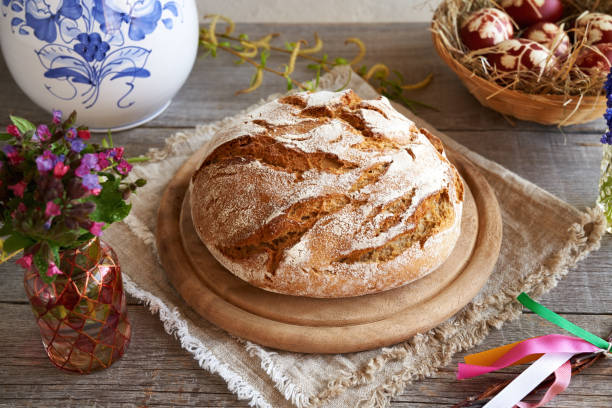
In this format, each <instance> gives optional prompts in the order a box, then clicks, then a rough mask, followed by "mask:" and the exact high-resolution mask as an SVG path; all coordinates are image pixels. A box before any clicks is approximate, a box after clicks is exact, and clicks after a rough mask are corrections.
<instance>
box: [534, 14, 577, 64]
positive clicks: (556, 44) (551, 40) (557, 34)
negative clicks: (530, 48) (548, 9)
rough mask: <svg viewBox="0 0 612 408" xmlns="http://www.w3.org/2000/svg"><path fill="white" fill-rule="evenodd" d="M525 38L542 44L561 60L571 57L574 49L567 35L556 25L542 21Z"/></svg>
mask: <svg viewBox="0 0 612 408" xmlns="http://www.w3.org/2000/svg"><path fill="white" fill-rule="evenodd" d="M523 38H525V39H527V40H531V41H535V42H537V43H538V44H542V45H543V46H545V47H546V48H548V49H549V50H551V51H553V53H554V55H555V57H557V58H559V59H561V60H564V59H566V58H567V57H568V56H569V54H570V52H571V48H572V45H571V42H570V39H569V36H568V35H567V33H566V32H565V31H563V29H562V28H561V27H559V26H558V25H556V24H555V23H548V22H544V21H540V22H539V23H536V24H534V25H532V26H531V27H529V28H528V29H527V30H526V31H525V33H524V34H523Z"/></svg>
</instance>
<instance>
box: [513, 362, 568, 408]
mask: <svg viewBox="0 0 612 408" xmlns="http://www.w3.org/2000/svg"><path fill="white" fill-rule="evenodd" d="M571 378H572V363H570V362H569V361H566V362H565V363H564V364H563V365H562V366H561V367H559V368H557V369H556V370H555V381H554V382H553V383H552V385H551V386H550V387H549V388H548V390H547V391H546V394H544V396H543V397H542V399H541V400H540V401H539V402H537V403H535V404H530V403H529V402H519V403H517V404H516V406H517V407H518V408H539V407H541V406H543V405H544V404H547V403H549V402H550V401H551V400H552V399H553V398H555V397H556V396H557V395H558V394H561V393H562V392H563V391H565V389H566V388H567V386H568V385H569V383H570V379H571Z"/></svg>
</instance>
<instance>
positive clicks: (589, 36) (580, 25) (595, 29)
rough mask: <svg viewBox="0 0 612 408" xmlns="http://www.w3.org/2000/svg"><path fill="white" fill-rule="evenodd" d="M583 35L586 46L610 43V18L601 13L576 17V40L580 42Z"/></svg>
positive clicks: (611, 20) (611, 27)
mask: <svg viewBox="0 0 612 408" xmlns="http://www.w3.org/2000/svg"><path fill="white" fill-rule="evenodd" d="M587 30H588V31H587ZM585 34H586V41H585V43H586V44H588V45H595V44H603V43H612V16H611V15H609V14H603V13H588V14H585V15H583V16H581V17H578V18H577V19H576V39H577V40H578V41H581V40H582V38H583V37H584V36H585Z"/></svg>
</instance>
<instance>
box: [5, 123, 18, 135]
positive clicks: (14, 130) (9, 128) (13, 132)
mask: <svg viewBox="0 0 612 408" xmlns="http://www.w3.org/2000/svg"><path fill="white" fill-rule="evenodd" d="M6 133H8V134H9V135H11V136H15V137H17V138H19V137H21V133H19V129H17V126H15V125H8V126H7V127H6Z"/></svg>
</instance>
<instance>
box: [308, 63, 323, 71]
mask: <svg viewBox="0 0 612 408" xmlns="http://www.w3.org/2000/svg"><path fill="white" fill-rule="evenodd" d="M306 68H308V69H310V70H313V71H316V70H317V69H320V68H321V65H319V64H308V65H306Z"/></svg>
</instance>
